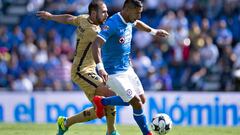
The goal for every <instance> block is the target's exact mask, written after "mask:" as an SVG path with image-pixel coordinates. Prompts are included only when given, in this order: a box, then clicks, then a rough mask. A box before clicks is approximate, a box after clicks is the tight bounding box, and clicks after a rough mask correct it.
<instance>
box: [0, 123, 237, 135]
mask: <svg viewBox="0 0 240 135" xmlns="http://www.w3.org/2000/svg"><path fill="white" fill-rule="evenodd" d="M117 128H118V131H119V132H120V134H121V135H141V133H140V130H139V129H138V127H137V126H126V125H117ZM56 130H57V128H56V125H54V124H4V123H1V124H0V135H55V134H56ZM105 134H106V126H105V125H85V124H77V125H74V126H72V127H71V128H70V129H69V131H68V132H67V133H66V135H105ZM167 135H240V127H179V126H176V127H173V129H172V131H170V132H169V133H168V134H167Z"/></svg>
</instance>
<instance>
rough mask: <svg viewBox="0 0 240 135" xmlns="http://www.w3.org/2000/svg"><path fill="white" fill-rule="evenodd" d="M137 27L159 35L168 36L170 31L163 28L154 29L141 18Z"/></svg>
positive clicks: (137, 22)
mask: <svg viewBox="0 0 240 135" xmlns="http://www.w3.org/2000/svg"><path fill="white" fill-rule="evenodd" d="M135 23H136V28H137V29H138V30H141V31H145V32H149V33H151V34H152V35H154V36H157V37H167V36H168V35H169V33H168V32H167V31H165V30H163V29H154V28H151V27H150V26H148V25H147V24H145V23H144V22H142V21H140V20H136V22H135Z"/></svg>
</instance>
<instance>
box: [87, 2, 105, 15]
mask: <svg viewBox="0 0 240 135" xmlns="http://www.w3.org/2000/svg"><path fill="white" fill-rule="evenodd" d="M103 3H104V1H103V0H92V2H91V3H90V4H89V5H88V14H89V15H91V13H92V11H98V9H99V6H100V4H103Z"/></svg>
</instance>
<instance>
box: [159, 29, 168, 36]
mask: <svg viewBox="0 0 240 135" xmlns="http://www.w3.org/2000/svg"><path fill="white" fill-rule="evenodd" d="M156 36H157V37H168V36H169V33H168V32H167V31H165V30H162V29H157V34H156Z"/></svg>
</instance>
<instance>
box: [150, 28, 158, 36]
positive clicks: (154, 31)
mask: <svg viewBox="0 0 240 135" xmlns="http://www.w3.org/2000/svg"><path fill="white" fill-rule="evenodd" d="M149 33H150V34H151V35H153V36H155V35H157V30H156V29H151V31H150V32H149Z"/></svg>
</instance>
